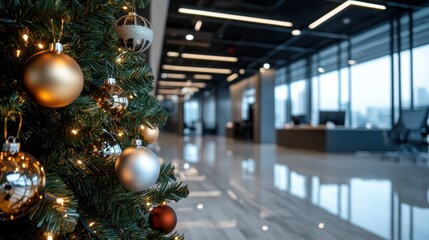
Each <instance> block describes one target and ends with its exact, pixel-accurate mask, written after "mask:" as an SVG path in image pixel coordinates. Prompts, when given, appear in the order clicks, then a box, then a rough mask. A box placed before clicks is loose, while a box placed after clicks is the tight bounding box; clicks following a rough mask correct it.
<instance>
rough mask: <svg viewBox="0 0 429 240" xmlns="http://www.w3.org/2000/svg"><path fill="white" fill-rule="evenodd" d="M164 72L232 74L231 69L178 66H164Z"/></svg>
mask: <svg viewBox="0 0 429 240" xmlns="http://www.w3.org/2000/svg"><path fill="white" fill-rule="evenodd" d="M162 69H164V70H172V71H184V72H203V73H218V74H231V69H225V68H207V67H188V66H176V65H167V64H166V65H162Z"/></svg>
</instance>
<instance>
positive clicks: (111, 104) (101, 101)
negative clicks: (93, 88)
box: [96, 78, 128, 118]
mask: <svg viewBox="0 0 429 240" xmlns="http://www.w3.org/2000/svg"><path fill="white" fill-rule="evenodd" d="M96 98H97V99H96V100H97V104H98V106H99V107H100V108H103V109H104V110H106V111H109V112H110V113H111V114H112V116H113V117H114V118H119V117H121V116H122V115H123V114H124V113H125V110H126V109H127V107H128V97H127V93H126V92H125V91H124V90H123V89H122V88H121V87H119V86H118V85H116V79H114V78H108V79H107V80H106V82H105V84H104V85H103V86H101V88H100V91H99V93H98V94H97V95H96Z"/></svg>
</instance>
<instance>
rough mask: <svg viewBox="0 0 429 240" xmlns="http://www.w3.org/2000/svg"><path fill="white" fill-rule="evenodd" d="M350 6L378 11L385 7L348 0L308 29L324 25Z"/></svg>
mask: <svg viewBox="0 0 429 240" xmlns="http://www.w3.org/2000/svg"><path fill="white" fill-rule="evenodd" d="M351 5H354V6H359V7H367V8H374V9H378V10H385V9H386V6H384V5H381V4H374V3H367V2H362V1H352V0H348V1H345V2H343V3H342V4H340V5H339V6H338V7H336V8H334V9H333V10H331V11H330V12H328V13H327V14H325V15H323V16H322V17H320V18H319V19H317V20H316V21H314V22H313V23H311V24H310V25H308V28H310V29H314V28H316V27H318V26H319V25H320V24H322V23H324V22H325V21H327V20H328V19H330V18H332V17H333V16H335V15H336V14H338V13H339V12H341V11H343V10H344V9H346V8H347V7H349V6H351Z"/></svg>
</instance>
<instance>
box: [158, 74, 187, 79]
mask: <svg viewBox="0 0 429 240" xmlns="http://www.w3.org/2000/svg"><path fill="white" fill-rule="evenodd" d="M161 77H162V78H164V79H165V78H174V79H185V78H186V75H185V74H182V73H162V74H161Z"/></svg>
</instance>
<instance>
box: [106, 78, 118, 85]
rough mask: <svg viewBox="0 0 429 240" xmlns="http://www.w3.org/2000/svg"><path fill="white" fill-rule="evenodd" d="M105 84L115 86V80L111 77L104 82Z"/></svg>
mask: <svg viewBox="0 0 429 240" xmlns="http://www.w3.org/2000/svg"><path fill="white" fill-rule="evenodd" d="M106 84H110V85H115V84H116V79H115V78H112V77H109V78H107V80H106Z"/></svg>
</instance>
